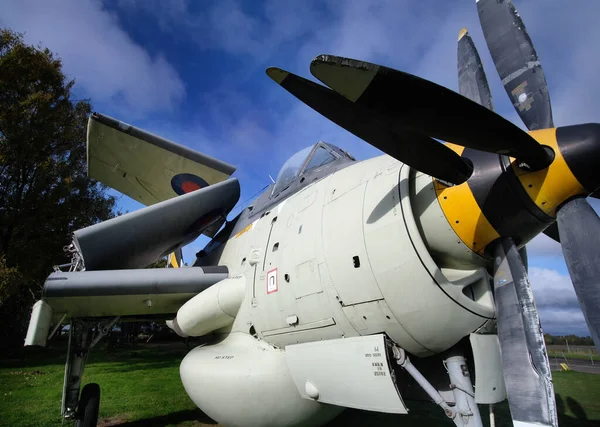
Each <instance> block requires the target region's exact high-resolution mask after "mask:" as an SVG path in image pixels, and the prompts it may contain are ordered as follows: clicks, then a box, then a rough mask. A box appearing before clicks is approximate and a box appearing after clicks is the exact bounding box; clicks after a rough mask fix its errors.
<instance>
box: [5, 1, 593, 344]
mask: <svg viewBox="0 0 600 427" xmlns="http://www.w3.org/2000/svg"><path fill="white" fill-rule="evenodd" d="M514 2H515V5H516V6H517V8H518V9H519V12H520V13H521V16H522V17H523V19H524V22H525V24H526V25H527V29H528V30H529V33H530V35H531V37H532V39H533V42H534V43H535V46H536V49H537V51H538V55H539V57H540V60H541V62H542V64H543V66H544V69H545V71H546V77H547V79H548V84H549V88H550V95H551V99H552V104H553V109H554V119H555V124H556V125H559V126H560V125H568V124H575V123H584V122H598V121H600V120H599V119H598V111H600V83H598V82H597V70H598V69H599V66H600V56H598V55H597V52H598V49H597V43H598V41H599V40H600V27H599V26H598V25H597V22H596V21H597V17H598V16H600V2H596V1H593V0H588V1H579V2H568V7H567V2H565V1H564V0H545V1H543V2H540V1H534V0H515V1H514ZM0 11H1V13H0V26H6V27H9V28H12V29H14V30H16V31H19V32H25V40H26V41H27V42H28V43H32V44H37V43H41V44H42V45H44V46H46V47H48V48H50V49H51V50H52V51H54V52H56V53H57V54H58V55H59V56H60V57H61V58H63V63H64V70H65V72H66V73H67V74H68V75H69V76H70V77H72V78H75V79H76V86H75V95H76V96H77V97H81V98H83V97H89V98H91V99H92V103H93V105H94V108H95V110H96V111H99V112H102V113H104V114H108V115H111V116H113V117H116V118H119V119H121V120H123V121H126V122H128V123H131V124H133V125H135V126H138V127H141V128H144V129H146V130H149V131H151V132H154V133H157V134H159V135H161V136H164V137H166V138H168V139H171V140H173V141H176V142H178V143H181V144H184V145H186V146H188V147H190V148H193V149H195V150H198V151H200V152H203V153H206V154H209V155H212V156H214V157H217V158H219V159H222V160H225V161H228V162H230V163H232V164H234V165H236V166H237V168H238V169H237V171H236V172H235V176H237V177H238V178H239V179H240V181H241V183H242V197H241V200H246V199H247V198H249V197H250V196H252V195H253V194H255V193H256V192H257V191H259V190H260V189H261V188H263V187H264V186H265V185H267V184H268V183H269V182H270V181H269V174H270V175H271V176H276V174H277V172H278V170H279V167H280V166H281V165H282V163H283V162H284V161H285V160H286V159H287V158H288V157H289V156H291V155H292V154H293V153H294V152H296V151H298V150H299V149H301V148H303V147H305V146H307V145H310V144H313V143H314V142H316V141H319V140H324V141H328V142H331V143H334V144H336V145H339V146H341V147H343V148H344V149H346V150H348V151H349V152H350V153H352V154H353V155H354V156H355V157H357V158H358V159H365V158H368V157H372V156H374V155H377V154H380V152H379V151H378V150H376V149H374V148H373V147H371V146H369V145H368V144H367V143H365V142H363V141H361V140H359V139H357V138H355V137H353V136H352V135H350V134H349V133H347V132H346V131H344V130H342V129H340V128H338V127H337V126H336V125H334V124H333V123H331V122H329V121H328V120H326V119H324V118H323V117H321V116H320V115H319V114H318V113H316V112H314V111H312V110H311V109H310V108H308V107H306V106H304V105H303V104H301V103H300V102H299V101H297V100H296V99H295V98H293V97H292V96H291V95H289V94H288V93H287V92H285V91H284V90H283V89H281V88H279V87H278V86H277V85H276V84H275V83H273V82H272V81H271V80H270V79H269V78H268V77H266V75H265V72H264V70H265V68H266V67H268V66H278V67H281V68H284V69H288V70H289V71H292V72H295V73H297V74H300V75H303V76H305V77H309V78H310V77H311V76H310V73H309V69H308V67H309V64H310V60H311V59H312V58H313V57H315V56H316V55H318V54H321V53H331V54H335V55H340V56H348V57H352V58H357V59H364V60H367V61H371V62H377V63H380V64H384V65H387V66H391V67H393V68H396V69H401V70H403V71H407V72H410V73H413V74H417V75H419V76H421V77H424V78H428V79H430V80H433V81H435V82H436V83H439V84H442V85H444V86H447V87H449V88H451V89H454V90H457V87H458V83H457V78H456V39H457V35H458V31H459V30H460V29H461V28H462V27H464V26H466V27H467V28H468V29H469V31H470V33H471V34H472V36H473V38H474V40H475V43H476V45H477V47H478V48H479V53H480V55H481V57H482V60H483V62H484V66H485V69H486V72H487V75H488V79H489V81H490V85H491V88H492V93H493V94H494V104H495V107H496V110H497V111H498V112H499V113H500V114H502V115H503V116H505V117H507V118H508V119H510V120H512V121H513V122H514V123H516V124H518V125H519V126H521V127H523V125H522V123H521V122H520V121H519V119H518V116H517V115H516V113H515V112H514V110H513V109H512V106H511V105H510V103H509V101H508V98H507V96H506V94H505V92H504V90H503V88H502V86H501V82H500V79H499V78H498V76H497V74H496V73H495V70H494V68H493V64H492V62H491V58H490V55H489V53H488V51H487V48H486V45H485V41H484V39H483V35H482V33H481V29H480V27H479V19H478V17H477V11H476V7H475V1H474V0H448V1H443V2H441V1H439V0H395V1H391V0H390V1H385V0H382V1H362V0H347V1H344V2H342V1H335V0H329V1H327V0H323V1H320V0H319V1H318V0H314V1H313V0H307V1H296V2H291V1H280V0H267V1H263V2H257V1H237V0H222V1H217V0H215V1H208V0H207V1H187V0H172V1H159V0H113V1H106V2H102V1H97V0H63V1H54V2H51V1H43V0H14V1H13V0H0ZM593 205H594V207H595V208H596V209H597V210H598V209H599V208H600V204H598V203H596V202H595V201H594V204H593ZM119 207H120V208H121V209H122V210H135V209H139V208H140V207H141V205H139V204H138V203H136V202H134V201H132V200H130V199H128V198H127V197H125V196H122V197H121V198H120V199H119ZM205 242H206V240H205V239H199V240H197V241H196V242H194V243H193V244H191V245H189V246H188V247H187V248H186V249H185V255H186V260H188V261H191V260H192V256H193V255H192V254H194V253H195V252H197V251H198V250H199V249H200V248H201V247H202V246H203V245H204V244H205ZM529 261H530V276H531V282H532V285H533V288H534V293H535V297H536V300H537V303H538V308H539V310H540V313H541V318H542V325H543V327H544V330H545V331H548V332H552V333H568V332H574V333H577V334H581V335H587V334H588V332H587V328H586V326H585V322H584V321H583V315H582V314H581V311H580V310H579V308H578V304H577V300H576V296H575V294H574V292H573V290H572V287H571V284H570V280H569V277H568V274H567V270H566V266H565V264H564V261H563V258H562V253H561V251H560V246H559V245H558V244H556V243H554V242H553V241H551V240H550V239H548V238H546V237H545V236H541V237H539V238H536V239H535V240H534V241H533V242H532V243H531V244H530V246H529Z"/></svg>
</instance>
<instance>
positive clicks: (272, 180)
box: [269, 175, 275, 184]
mask: <svg viewBox="0 0 600 427" xmlns="http://www.w3.org/2000/svg"><path fill="white" fill-rule="evenodd" d="M269 178H271V182H272V183H273V184H275V180H274V179H273V177H272V176H271V175H269Z"/></svg>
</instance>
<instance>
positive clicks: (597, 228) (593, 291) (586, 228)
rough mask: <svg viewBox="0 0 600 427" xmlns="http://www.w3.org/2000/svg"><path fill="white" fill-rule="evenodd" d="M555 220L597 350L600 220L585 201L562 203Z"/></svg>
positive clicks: (599, 340)
mask: <svg viewBox="0 0 600 427" xmlns="http://www.w3.org/2000/svg"><path fill="white" fill-rule="evenodd" d="M557 217H558V231H559V234H560V243H561V246H562V250H563V255H564V257H565V261H566V262H567V268H568V269H569V275H570V276H571V281H572V282H573V287H574V288H575V293H576V294H577V299H579V303H580V305H581V310H582V311H583V315H584V316H585V320H586V322H587V324H588V327H589V329H590V333H591V334H592V339H593V340H594V344H595V345H596V349H599V350H600V218H598V215H597V214H596V211H594V209H593V208H592V207H591V206H590V204H589V203H588V202H587V201H586V200H585V199H584V198H577V199H573V200H571V201H569V202H567V203H566V204H564V205H563V206H562V207H561V208H560V210H559V211H558V215H557Z"/></svg>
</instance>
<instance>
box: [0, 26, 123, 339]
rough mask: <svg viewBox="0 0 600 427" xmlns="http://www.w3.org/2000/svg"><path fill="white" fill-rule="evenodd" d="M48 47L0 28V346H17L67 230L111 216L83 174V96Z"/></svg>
mask: <svg viewBox="0 0 600 427" xmlns="http://www.w3.org/2000/svg"><path fill="white" fill-rule="evenodd" d="M74 84H75V81H74V80H73V79H69V78H68V77H67V76H66V75H65V74H64V72H63V69H62V62H61V60H60V59H59V58H57V57H56V56H55V55H54V54H53V53H52V52H51V51H50V50H48V49H47V48H43V47H41V46H30V45H27V44H25V43H24V41H23V35H22V34H19V33H16V32H13V31H11V30H9V29H2V28H0V323H1V324H2V327H1V328H0V346H1V347H6V346H15V345H23V339H24V336H25V332H26V330H27V325H28V322H29V314H30V310H31V306H32V305H33V303H34V301H35V300H36V299H39V297H40V296H41V290H42V286H43V283H44V280H45V279H46V277H47V276H48V274H49V273H50V272H51V271H52V267H53V266H54V265H56V264H64V263H66V262H69V259H68V258H67V257H66V256H65V254H64V252H63V247H64V246H66V245H68V244H69V243H70V240H71V235H72V233H73V232H74V231H75V230H77V229H80V228H83V227H86V226H88V225H92V224H95V223H97V222H100V221H104V220H107V219H109V218H111V217H113V216H114V211H113V208H114V204H115V199H114V198H113V197H111V196H109V195H107V193H106V187H105V186H103V185H101V184H100V183H98V182H96V181H94V180H92V179H90V178H88V177H87V173H86V162H87V159H86V131H87V120H88V117H89V115H90V113H91V111H92V106H91V103H90V101H89V100H77V99H73V96H72V93H71V92H72V88H73V85H74Z"/></svg>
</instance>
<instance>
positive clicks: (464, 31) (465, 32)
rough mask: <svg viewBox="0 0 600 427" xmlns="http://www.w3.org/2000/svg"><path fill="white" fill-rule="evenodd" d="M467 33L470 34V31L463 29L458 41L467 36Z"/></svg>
mask: <svg viewBox="0 0 600 427" xmlns="http://www.w3.org/2000/svg"><path fill="white" fill-rule="evenodd" d="M467 33H468V31H467V29H466V28H463V29H462V30H460V32H459V33H458V41H460V39H462V38H463V37H464V36H465V34H467Z"/></svg>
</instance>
